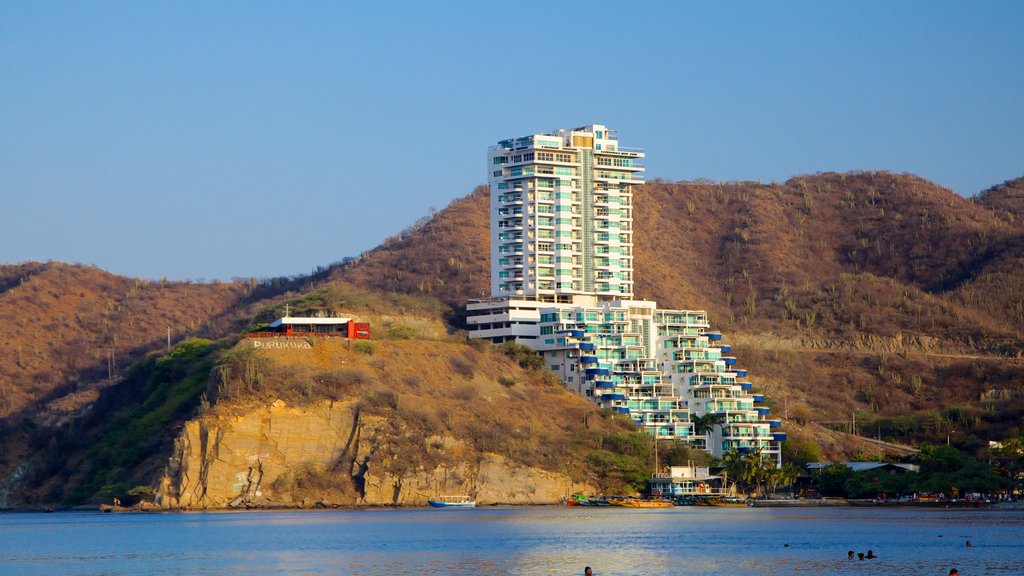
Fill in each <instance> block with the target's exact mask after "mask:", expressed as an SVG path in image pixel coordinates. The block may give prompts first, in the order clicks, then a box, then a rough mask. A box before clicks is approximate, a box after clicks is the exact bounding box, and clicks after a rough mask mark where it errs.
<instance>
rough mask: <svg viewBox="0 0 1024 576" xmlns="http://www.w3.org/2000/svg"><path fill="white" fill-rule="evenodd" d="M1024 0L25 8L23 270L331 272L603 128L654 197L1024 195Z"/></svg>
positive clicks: (13, 128) (16, 152)
mask: <svg viewBox="0 0 1024 576" xmlns="http://www.w3.org/2000/svg"><path fill="white" fill-rule="evenodd" d="M1021 22H1024V2H1017V1H1008V2H998V1H992V2H966V1H964V2H941V1H927V2H912V1H900V2H891V1H858V2H848V1H844V2H830V1H827V0H826V1H815V2H683V1H665V2H657V1H637V2H621V1H619V2H605V1H599V0H591V1H557V2H556V1H537V2H533V1H528V0H523V1H519V2H490V1H488V2H484V1H472V2H442V1H438V2H387V1H378V2H359V3H356V2H351V3H349V2H342V1H333V2H315V1H303V2H259V1H247V2H198V1H197V2H189V1H174V2H171V1H158V0H154V1H151V2H132V1H125V2H104V1H100V0H98V1H94V2H72V1H67V2H54V1H46V0H41V1H38V2H24V1H19V0H0V218H2V225H0V263H6V264H15V263H19V262H25V261H49V260H53V261H62V262H71V263H82V264H92V265H96V266H99V267H100V268H103V269H106V270H109V271H111V272H115V273H117V274H122V275H127V276H134V277H142V278H150V279H159V278H164V277H166V278H170V279H187V280H206V281H209V280H213V279H220V280H228V279H231V278H248V277H252V276H255V277H260V278H265V277H272V276H282V275H294V274H305V273H309V272H311V271H312V270H313V269H314V268H315V267H317V266H323V265H328V264H330V263H332V262H337V261H340V260H341V259H343V258H345V257H347V256H356V255H358V254H360V253H361V252H363V251H365V250H369V249H371V248H373V247H374V246H376V245H377V244H379V243H380V242H381V241H382V240H384V238H386V237H387V236H390V235H392V234H395V233H397V232H399V231H400V230H402V229H403V228H405V227H406V226H408V225H409V224H411V223H412V222H414V221H415V220H416V219H418V218H420V217H423V216H425V215H427V214H429V213H430V211H431V209H438V210H439V209H442V208H444V207H445V206H446V205H447V204H448V203H449V202H451V201H452V200H454V199H456V198H459V197H461V196H464V195H466V194H468V193H469V192H471V191H472V190H473V188H474V187H475V186H477V185H479V184H483V183H485V182H486V179H487V166H486V165H485V160H486V149H487V146H489V145H492V144H495V143H496V142H497V141H499V140H501V139H504V138H509V137H516V136H522V135H526V134H533V133H537V132H549V131H552V130H556V129H558V128H572V127H576V126H582V125H586V124H605V125H607V126H609V127H610V128H613V129H616V130H618V133H619V138H620V143H621V145H623V146H628V147H640V148H643V149H644V150H645V151H646V153H647V159H646V161H645V164H646V166H647V174H646V176H647V178H648V179H651V178H664V179H668V180H694V179H697V178H709V179H712V180H760V181H764V182H769V181H784V180H786V179H787V178H789V177H790V176H793V175H796V174H807V173H814V172H824V171H844V170H858V169H867V170H890V171H894V172H909V173H913V174H917V175H920V176H922V177H924V178H927V179H929V180H932V181H934V182H936V183H938V184H941V185H943V186H947V187H949V188H951V189H952V190H954V191H955V192H957V193H959V194H962V195H964V196H970V195H973V194H976V193H977V192H979V191H981V190H984V189H985V188H988V187H990V186H992V185H995V184H998V183H1000V182H1002V181H1004V180H1007V179H1011V178H1016V177H1020V176H1024V35H1022V34H1021V31H1020V24H1021Z"/></svg>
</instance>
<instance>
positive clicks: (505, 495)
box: [157, 400, 593, 509]
mask: <svg viewBox="0 0 1024 576" xmlns="http://www.w3.org/2000/svg"><path fill="white" fill-rule="evenodd" d="M393 430H394V426H393V425H392V423H388V422H386V421H385V419H383V418H381V417H379V416H366V415H361V414H360V412H359V409H358V407H357V404H355V403H354V402H330V401H324V402H320V403H317V404H313V405H308V406H300V407H291V406H287V405H286V404H285V403H284V402H283V401H281V400H277V401H275V402H274V403H273V404H271V405H270V406H266V407H262V408H258V409H254V410H252V411H249V412H247V413H244V414H241V415H223V414H221V415H217V414H207V415H204V416H203V417H201V418H199V419H196V420H191V421H189V422H188V423H187V424H186V425H185V427H184V429H183V431H182V433H181V436H180V437H179V438H178V441H177V442H176V446H175V451H174V454H173V455H172V456H171V459H170V461H169V463H168V466H167V469H166V472H165V475H164V478H163V479H162V481H161V484H160V489H159V491H158V497H157V502H158V504H159V505H160V506H162V507H164V508H185V509H202V508H225V507H246V506H302V507H305V506H313V505H363V504H365V505H396V504H398V505H424V504H426V501H427V499H429V498H430V497H432V496H434V495H438V494H469V495H472V496H474V497H475V498H476V500H477V502H478V503H480V504H493V503H509V504H534V503H553V502H555V501H557V500H558V498H559V497H561V496H563V495H565V494H569V493H572V492H574V491H577V490H588V491H592V490H593V488H592V487H590V486H585V485H580V484H578V483H573V482H572V481H571V480H570V479H569V478H568V477H566V476H564V475H561V474H557V473H552V472H548V471H545V470H540V469H537V468H530V467H523V466H517V465H514V464H512V463H509V462H508V461H507V460H506V459H505V458H504V457H502V456H500V455H496V454H484V455H483V456H475V455H474V456H470V454H473V453H472V451H466V452H465V457H463V458H459V457H458V456H457V455H458V454H461V453H462V452H463V451H462V450H461V448H462V447H461V445H460V442H459V441H458V440H456V439H454V438H450V437H435V438H432V439H431V440H430V444H431V446H432V447H433V448H432V449H433V450H441V451H445V452H450V453H451V454H455V455H456V456H455V457H448V458H444V459H442V460H441V461H440V463H439V464H438V463H437V462H438V460H437V459H435V460H433V462H435V465H434V466H432V467H429V469H428V467H427V466H416V467H413V469H412V470H411V471H409V472H407V473H403V474H402V475H395V474H391V473H387V472H385V471H384V468H385V467H384V466H382V465H381V463H380V462H378V461H377V460H375V455H377V454H379V453H384V452H386V451H385V450H380V448H381V447H382V446H384V445H386V444H387V443H388V442H389V441H390V438H389V434H393ZM389 431H390V432H389ZM427 450H429V449H428V447H427V446H424V451H427ZM410 458H411V459H413V460H416V458H415V456H411V457H410ZM406 468H407V469H408V468H409V467H406Z"/></svg>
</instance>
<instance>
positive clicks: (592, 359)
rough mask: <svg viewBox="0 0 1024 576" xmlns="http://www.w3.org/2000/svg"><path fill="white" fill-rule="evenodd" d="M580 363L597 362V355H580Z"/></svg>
mask: <svg viewBox="0 0 1024 576" xmlns="http://www.w3.org/2000/svg"><path fill="white" fill-rule="evenodd" d="M580 363H582V364H597V356H580Z"/></svg>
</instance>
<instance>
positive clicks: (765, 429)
mask: <svg viewBox="0 0 1024 576" xmlns="http://www.w3.org/2000/svg"><path fill="white" fill-rule="evenodd" d="M643 158H644V153H643V152H642V151H641V150H640V149H637V148H625V147H622V146H620V145H619V142H618V137H617V134H616V133H615V131H614V130H610V129H608V128H607V127H606V126H603V125H600V124H591V125H587V126H583V127H580V128H575V129H571V130H557V131H555V132H552V133H549V134H531V135H527V136H523V137H519V138H509V139H506V140H502V141H500V142H499V143H498V144H497V145H495V146H492V147H490V148H489V149H488V154H487V165H488V169H489V183H490V200H491V202H490V204H491V206H490V207H491V297H489V298H481V299H478V300H471V301H470V302H469V303H468V304H467V307H466V308H467V324H468V325H469V331H470V337H471V338H480V339H486V340H489V341H491V342H493V343H495V344H501V343H504V342H517V343H520V344H524V345H526V346H529V347H530V348H533V349H534V350H536V351H538V352H539V353H540V354H541V355H542V356H543V358H544V361H545V363H546V364H547V366H548V369H550V370H551V371H552V372H553V373H554V374H555V375H556V376H557V377H558V378H559V379H560V380H561V382H562V383H563V384H564V385H565V386H566V387H568V388H569V389H571V390H573V391H574V392H576V393H577V394H580V395H581V396H585V397H587V398H590V399H592V400H593V401H594V402H596V403H597V404H598V405H600V406H601V407H604V408H608V409H611V410H614V411H615V412H617V413H620V414H623V415H628V416H629V417H630V418H632V419H633V420H634V421H635V422H636V423H637V424H638V425H639V426H641V427H642V428H643V429H644V430H645V431H646V432H648V433H649V434H651V435H652V436H655V437H657V438H661V439H676V440H682V441H685V442H688V443H690V444H692V445H694V446H695V447H699V448H701V449H703V450H706V451H708V452H710V453H712V454H713V455H714V456H716V457H720V456H722V454H724V453H725V452H729V451H733V452H749V451H753V450H756V451H759V452H760V453H761V454H762V455H764V456H765V457H766V458H770V459H772V460H774V461H775V462H776V463H779V462H781V450H780V448H779V446H780V444H779V442H780V441H781V440H784V439H785V435H784V434H782V433H781V432H779V431H778V430H773V429H776V428H778V427H779V425H780V424H781V423H780V422H779V421H778V420H772V419H770V418H769V413H770V410H769V408H768V407H767V406H765V405H764V397H763V396H761V395H759V394H754V393H753V390H752V388H753V387H752V384H751V383H750V382H748V381H745V380H744V378H746V376H747V373H746V371H745V370H742V369H740V368H738V367H737V365H736V364H737V361H736V358H734V357H732V356H729V355H728V354H729V352H730V351H731V350H730V348H729V346H728V345H726V344H724V343H723V342H722V336H721V334H720V333H718V332H713V331H711V330H710V325H709V324H708V320H707V314H706V313H705V312H703V311H690V310H662V309H659V308H658V307H657V303H655V302H651V301H646V300H635V299H634V298H633V296H634V285H633V225H634V221H633V187H634V186H636V185H638V184H641V183H642V182H643V179H642V172H643V170H644V167H643V165H642V164H641V163H640V160H642V159H643ZM709 414H710V415H715V417H714V418H710V419H709V418H706V416H707V415H709Z"/></svg>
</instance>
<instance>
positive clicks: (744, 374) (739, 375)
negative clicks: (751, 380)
mask: <svg viewBox="0 0 1024 576" xmlns="http://www.w3.org/2000/svg"><path fill="white" fill-rule="evenodd" d="M736 377H737V378H746V377H747V371H746V370H736Z"/></svg>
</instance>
